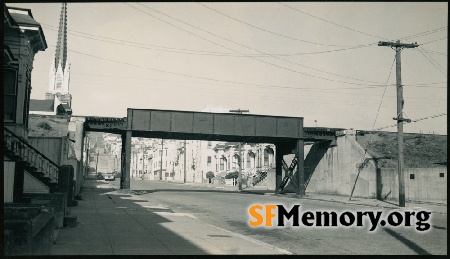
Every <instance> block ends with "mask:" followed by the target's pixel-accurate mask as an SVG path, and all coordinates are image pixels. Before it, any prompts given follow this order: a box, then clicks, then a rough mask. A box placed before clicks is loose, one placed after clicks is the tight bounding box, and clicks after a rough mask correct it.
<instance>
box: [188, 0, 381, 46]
mask: <svg viewBox="0 0 450 259" xmlns="http://www.w3.org/2000/svg"><path fill="white" fill-rule="evenodd" d="M197 4H199V5H201V6H203V7H205V8H208V9H210V10H212V11H214V12H217V13H219V14H221V15H223V16H226V17H228V18H230V19H232V20H235V21H237V22H240V23H243V24H245V25H247V26H250V27H253V28H256V29H258V30H261V31H264V32H267V33H270V34H273V35H277V36H279V37H283V38H286V39H291V40H296V41H301V42H305V43H309V44H313V45H321V46H331V47H366V46H367V45H353V46H348V45H331V44H323V43H318V42H312V41H307V40H301V39H297V38H294V37H291V36H286V35H283V34H279V33H277V32H273V31H269V30H266V29H264V28H261V27H258V26H256V25H252V24H250V23H248V22H244V21H242V20H239V19H236V18H234V17H231V16H229V15H227V14H225V13H222V12H220V11H218V10H216V9H214V8H212V7H209V6H207V5H205V4H203V3H197ZM371 45H372V44H371Z"/></svg>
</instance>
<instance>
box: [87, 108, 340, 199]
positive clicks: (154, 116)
mask: <svg viewBox="0 0 450 259" xmlns="http://www.w3.org/2000/svg"><path fill="white" fill-rule="evenodd" d="M85 118H86V119H85V123H84V130H85V131H96V132H107V133H114V134H120V135H121V137H122V159H121V169H122V170H121V171H122V177H121V185H120V187H121V189H130V162H131V137H141V138H162V139H179V140H187V139H189V140H209V141H229V142H243V143H272V144H274V145H275V148H276V155H275V164H276V169H275V172H276V176H275V181H276V186H277V188H276V190H275V192H276V193H280V192H282V191H283V189H284V187H285V186H286V185H287V183H288V182H291V183H292V184H293V186H295V192H296V193H297V194H298V195H305V190H306V186H307V182H308V179H309V177H310V176H311V174H312V172H307V173H305V167H304V162H305V161H304V145H305V144H309V143H312V142H321V143H326V145H328V146H332V145H333V143H336V131H337V130H340V129H335V128H317V127H315V128H304V127H303V118H302V117H283V116H266V115H251V114H235V113H207V112H188V111H175V110H153V109H132V108H129V109H128V110H127V117H124V118H111V117H92V116H91V117H89V116H88V117H85ZM288 154H295V158H294V160H293V161H292V163H291V165H290V166H288V165H287V164H286V163H285V161H284V160H283V156H284V155H288ZM283 170H284V171H285V177H284V178H283V177H282V176H283Z"/></svg>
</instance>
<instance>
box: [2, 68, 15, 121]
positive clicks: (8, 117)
mask: <svg viewBox="0 0 450 259" xmlns="http://www.w3.org/2000/svg"><path fill="white" fill-rule="evenodd" d="M3 85H4V86H3V87H4V88H3V93H4V97H3V101H4V104H3V112H4V115H5V117H4V120H5V121H15V114H16V98H17V97H16V95H17V71H16V70H14V69H12V68H5V69H4V72H3Z"/></svg>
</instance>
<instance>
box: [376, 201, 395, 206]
mask: <svg viewBox="0 0 450 259" xmlns="http://www.w3.org/2000/svg"><path fill="white" fill-rule="evenodd" d="M378 201H381V202H384V203H387V204H390V205H394V206H398V204H397V203H393V202H391V201H387V200H378Z"/></svg>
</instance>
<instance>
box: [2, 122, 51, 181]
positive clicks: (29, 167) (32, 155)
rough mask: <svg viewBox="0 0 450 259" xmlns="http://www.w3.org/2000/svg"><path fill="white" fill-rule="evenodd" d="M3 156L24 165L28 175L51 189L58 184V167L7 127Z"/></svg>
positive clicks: (5, 129)
mask: <svg viewBox="0 0 450 259" xmlns="http://www.w3.org/2000/svg"><path fill="white" fill-rule="evenodd" d="M3 155H4V156H5V157H7V158H8V159H9V160H11V161H13V162H16V163H22V165H23V167H24V169H25V170H26V171H27V172H28V173H30V174H31V175H32V176H33V177H35V178H36V179H38V180H39V181H41V182H42V183H43V184H45V185H46V186H48V187H49V188H51V187H54V186H55V185H57V184H58V171H59V167H58V165H57V164H55V163H54V162H53V161H51V160H50V159H49V158H48V157H46V156H45V155H43V154H42V153H41V152H39V151H38V150H37V149H36V148H34V147H33V146H31V145H30V144H29V143H28V141H27V140H25V139H23V138H22V137H19V136H17V135H16V134H14V133H13V132H12V131H10V130H9V129H7V128H6V127H3Z"/></svg>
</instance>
